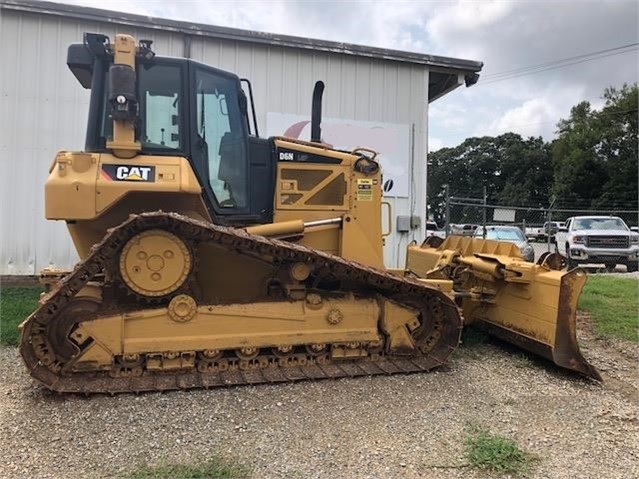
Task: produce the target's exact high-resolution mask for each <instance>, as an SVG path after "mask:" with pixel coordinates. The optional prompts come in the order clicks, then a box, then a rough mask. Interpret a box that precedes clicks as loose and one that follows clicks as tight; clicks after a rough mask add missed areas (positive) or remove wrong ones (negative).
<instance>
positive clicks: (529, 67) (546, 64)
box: [484, 43, 639, 79]
mask: <svg viewBox="0 0 639 479" xmlns="http://www.w3.org/2000/svg"><path fill="white" fill-rule="evenodd" d="M637 45H639V43H629V44H627V45H622V46H619V47H614V48H607V49H605V50H598V51H596V52H590V53H584V54H582V55H575V56H572V57H567V58H563V59H561V60H553V61H551V62H546V63H540V64H538V65H531V66H527V67H521V68H514V69H512V70H504V71H501V72H497V73H489V74H487V75H484V78H488V79H492V78H493V77H500V76H503V75H510V74H513V73H520V72H524V71H528V70H536V69H538V68H542V67H547V66H551V65H557V64H560V63H564V62H568V61H573V60H579V59H582V58H586V57H592V56H596V55H601V54H604V53H610V52H614V51H618V50H625V49H627V48H632V47H636V46H637Z"/></svg>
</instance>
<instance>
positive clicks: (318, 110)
mask: <svg viewBox="0 0 639 479" xmlns="http://www.w3.org/2000/svg"><path fill="white" fill-rule="evenodd" d="M323 94H324V82H323V81H321V80H320V81H317V82H315V88H313V106H312V111H311V141H312V142H315V143H321V142H322V129H321V124H322V95H323Z"/></svg>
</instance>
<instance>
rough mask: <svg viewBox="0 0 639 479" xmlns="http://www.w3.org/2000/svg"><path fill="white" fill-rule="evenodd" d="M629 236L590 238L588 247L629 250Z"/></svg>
mask: <svg viewBox="0 0 639 479" xmlns="http://www.w3.org/2000/svg"><path fill="white" fill-rule="evenodd" d="M629 243H630V240H629V238H628V237H627V236H588V246H590V247H592V248H627V247H628V246H629Z"/></svg>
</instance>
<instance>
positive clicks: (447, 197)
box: [444, 185, 450, 238]
mask: <svg viewBox="0 0 639 479" xmlns="http://www.w3.org/2000/svg"><path fill="white" fill-rule="evenodd" d="M444 188H446V238H448V237H449V236H450V189H449V187H448V185H444Z"/></svg>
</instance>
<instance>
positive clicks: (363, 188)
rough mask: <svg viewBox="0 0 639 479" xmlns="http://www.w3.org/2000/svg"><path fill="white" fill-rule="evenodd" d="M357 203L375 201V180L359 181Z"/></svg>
mask: <svg viewBox="0 0 639 479" xmlns="http://www.w3.org/2000/svg"><path fill="white" fill-rule="evenodd" d="M355 199H356V200H357V201H373V180H372V179H368V178H362V179H359V180H357V193H356V197H355Z"/></svg>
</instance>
